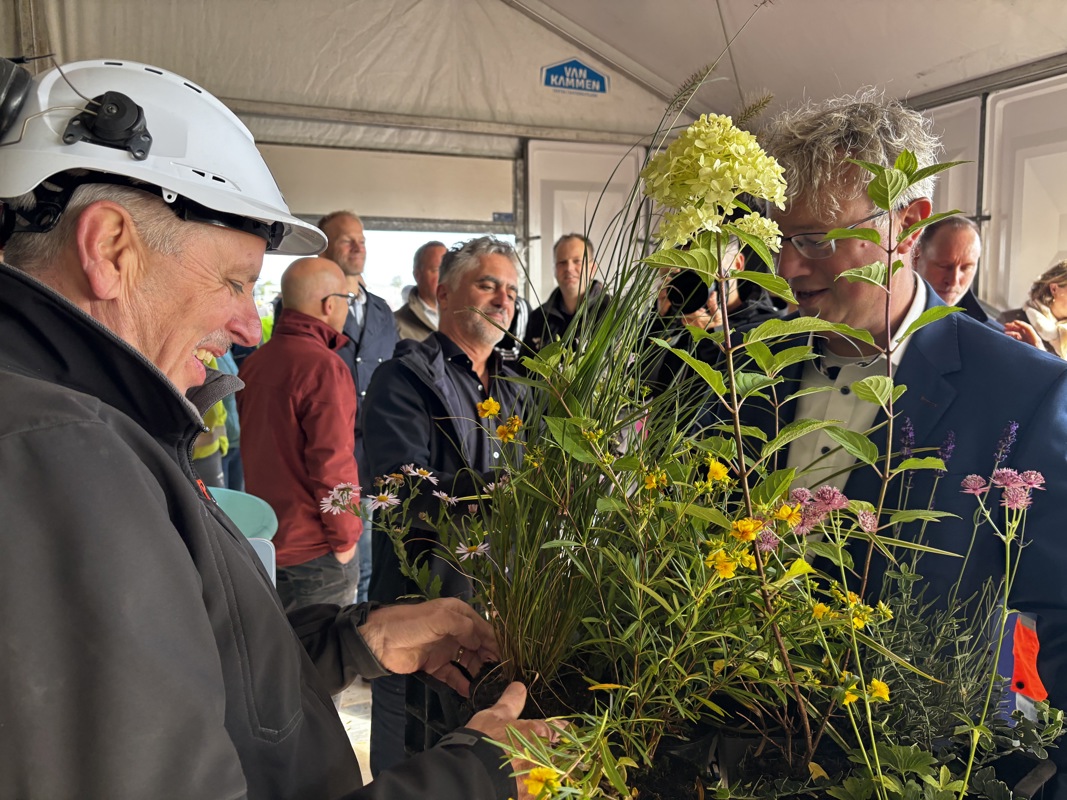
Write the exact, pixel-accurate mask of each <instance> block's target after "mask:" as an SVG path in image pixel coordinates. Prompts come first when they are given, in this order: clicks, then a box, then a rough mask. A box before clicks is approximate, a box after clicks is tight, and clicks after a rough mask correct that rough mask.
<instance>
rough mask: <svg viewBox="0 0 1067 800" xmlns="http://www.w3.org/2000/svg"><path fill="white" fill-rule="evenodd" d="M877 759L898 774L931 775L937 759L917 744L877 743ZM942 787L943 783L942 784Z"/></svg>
mask: <svg viewBox="0 0 1067 800" xmlns="http://www.w3.org/2000/svg"><path fill="white" fill-rule="evenodd" d="M878 760H879V761H881V762H882V765H883V766H888V767H889V768H890V769H891V770H893V771H894V772H896V773H897V774H899V775H918V776H920V777H921V776H923V775H931V774H933V767H934V766H935V765H936V764H937V759H936V758H935V757H934V756H933V755H932V754H930V753H928V752H927V751H926V750H923V749H922V747H920V746H919V745H917V744H913V745H903V744H886V743H885V742H879V743H878ZM942 788H944V784H942Z"/></svg>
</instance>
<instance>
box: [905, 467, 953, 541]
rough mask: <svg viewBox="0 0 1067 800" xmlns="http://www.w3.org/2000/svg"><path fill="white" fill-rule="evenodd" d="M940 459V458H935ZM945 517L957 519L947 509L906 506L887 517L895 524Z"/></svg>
mask: <svg viewBox="0 0 1067 800" xmlns="http://www.w3.org/2000/svg"><path fill="white" fill-rule="evenodd" d="M936 460H937V461H940V460H941V459H936ZM945 517H954V518H956V519H959V517H957V516H956V515H955V514H950V513H949V512H947V511H933V510H931V509H926V508H908V509H905V510H904V511H897V512H896V513H895V514H893V515H892V516H891V517H890V518H889V524H890V525H897V524H902V523H906V522H915V521H916V520H920V519H921V520H927V521H936V520H939V519H944V518H945Z"/></svg>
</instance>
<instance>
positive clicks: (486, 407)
mask: <svg viewBox="0 0 1067 800" xmlns="http://www.w3.org/2000/svg"><path fill="white" fill-rule="evenodd" d="M475 408H477V409H478V416H479V417H481V418H482V419H489V418H492V417H495V416H496V415H497V414H499V413H500V403H498V402H497V401H496V400H494V399H493V398H492V397H487V398H485V399H484V400H483V401H482V402H480V403H478V404H477V405H476V406H475Z"/></svg>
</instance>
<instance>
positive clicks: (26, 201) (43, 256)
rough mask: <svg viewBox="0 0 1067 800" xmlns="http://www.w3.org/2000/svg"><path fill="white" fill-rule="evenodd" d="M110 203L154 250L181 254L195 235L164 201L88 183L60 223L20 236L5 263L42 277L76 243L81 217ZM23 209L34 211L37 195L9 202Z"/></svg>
mask: <svg viewBox="0 0 1067 800" xmlns="http://www.w3.org/2000/svg"><path fill="white" fill-rule="evenodd" d="M100 200H110V201H111V202H113V203H117V204H118V205H120V206H122V207H123V208H125V209H126V211H127V212H129V215H130V217H131V218H132V219H133V224H134V225H135V226H136V228H137V233H138V235H139V236H140V237H141V242H142V243H143V244H144V245H145V246H146V247H147V248H148V249H149V250H151V251H153V252H156V253H162V254H163V255H170V256H173V255H177V254H178V253H180V252H181V250H182V248H183V247H184V246H185V243H186V240H187V239H188V237H189V235H190V234H191V229H192V226H191V225H186V224H185V223H184V222H183V221H182V220H181V219H179V218H178V216H177V215H176V214H175V213H174V212H173V211H172V210H171V208H170V206H168V205H167V204H166V203H165V202H163V200H162V199H161V198H159V197H156V196H155V195H152V194H149V193H148V192H143V191H140V190H139V189H134V188H131V187H128V186H115V185H113V184H105V183H86V184H83V185H81V186H79V187H78V188H77V189H75V190H74V193H73V194H72V195H71V198H70V201H69V202H68V203H67V207H66V209H65V210H64V211H63V214H62V216H61V217H60V218H59V222H57V223H56V226H55V227H54V228H52V230H50V231H46V232H44V233H16V234H13V235H12V236H11V238H10V239H9V240H8V243H7V246H6V247H5V248H4V261H5V262H6V263H8V264H10V265H11V266H13V267H18V268H19V269H21V270H22V271H23V272H26V273H29V274H31V275H32V274H36V275H40V274H42V273H44V272H47V271H48V270H49V269H50V268H51V267H52V265H54V264H56V263H58V261H59V258H60V256H61V254H62V252H63V249H64V248H65V247H67V246H68V245H69V244H70V243H71V242H73V241H74V236H75V231H76V230H77V227H78V217H80V216H81V213H82V212H83V211H84V210H85V209H86V208H88V207H89V206H90V205H92V204H93V203H96V202H98V201H100ZM9 202H10V203H11V205H12V206H14V207H15V208H20V209H27V208H33V206H34V205H35V204H36V202H37V200H36V198H35V197H34V195H33V193H28V194H24V195H22V196H20V197H16V198H14V199H12V200H10V201H9Z"/></svg>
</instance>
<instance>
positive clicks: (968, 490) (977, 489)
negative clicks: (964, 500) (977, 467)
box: [960, 475, 989, 495]
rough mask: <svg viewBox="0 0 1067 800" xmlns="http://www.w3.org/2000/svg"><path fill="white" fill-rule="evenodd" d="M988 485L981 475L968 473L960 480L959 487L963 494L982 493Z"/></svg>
mask: <svg viewBox="0 0 1067 800" xmlns="http://www.w3.org/2000/svg"><path fill="white" fill-rule="evenodd" d="M988 488H989V486H988V484H986V482H985V478H983V477H982V476H981V475H968V476H967V477H966V478H964V479H963V480H962V481H960V489H961V490H962V491H963V493H964V494H974V495H978V494H984V493H985V491H986V489H988Z"/></svg>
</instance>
